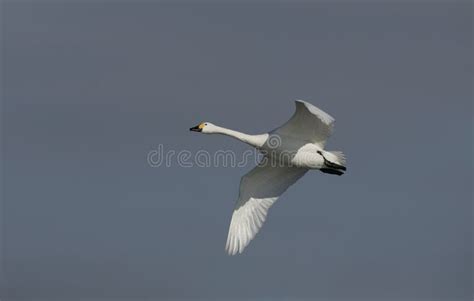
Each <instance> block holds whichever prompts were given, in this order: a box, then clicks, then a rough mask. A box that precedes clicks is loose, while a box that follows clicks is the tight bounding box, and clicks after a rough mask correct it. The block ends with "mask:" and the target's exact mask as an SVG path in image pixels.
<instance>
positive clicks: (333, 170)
mask: <svg viewBox="0 0 474 301" xmlns="http://www.w3.org/2000/svg"><path fill="white" fill-rule="evenodd" d="M320 171H321V172H324V173H328V174H331V175H338V176H340V175H343V174H344V173H343V172H342V171H340V170H338V169H331V168H321V169H320Z"/></svg>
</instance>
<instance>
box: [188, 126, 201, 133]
mask: <svg viewBox="0 0 474 301" xmlns="http://www.w3.org/2000/svg"><path fill="white" fill-rule="evenodd" d="M189 130H190V131H193V132H200V131H202V129H200V128H199V125H196V126H195V127H192V128H190V129H189Z"/></svg>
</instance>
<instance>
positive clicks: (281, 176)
mask: <svg viewBox="0 0 474 301" xmlns="http://www.w3.org/2000/svg"><path fill="white" fill-rule="evenodd" d="M306 171H307V169H304V168H297V167H272V166H270V164H262V165H257V166H256V167H255V168H254V169H252V170H251V171H250V172H248V173H247V174H246V175H244V176H243V177H242V179H241V180H240V191H239V199H238V200H237V203H236V205H235V208H234V212H233V214H232V219H231V221H230V226H229V234H228V236H227V243H226V250H227V252H228V253H229V254H230V255H234V254H236V253H237V252H239V253H242V251H243V250H244V248H245V247H246V246H247V245H248V244H249V243H250V241H251V240H252V239H253V238H254V237H255V235H256V234H257V232H258V231H259V230H260V228H261V227H262V225H263V223H264V222H265V218H266V216H267V212H268V209H269V208H270V206H271V205H273V203H274V202H275V201H276V200H277V199H278V197H279V196H280V195H282V194H283V193H284V192H285V191H286V190H287V189H288V187H290V186H291V185H292V184H293V183H295V182H296V181H297V180H298V179H299V178H301V177H302V176H303V175H304V174H305V173H306Z"/></svg>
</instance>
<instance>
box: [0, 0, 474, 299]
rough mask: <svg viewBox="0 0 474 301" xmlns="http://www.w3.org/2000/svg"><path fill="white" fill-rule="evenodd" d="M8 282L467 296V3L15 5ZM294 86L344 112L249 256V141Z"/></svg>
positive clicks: (247, 294)
mask: <svg viewBox="0 0 474 301" xmlns="http://www.w3.org/2000/svg"><path fill="white" fill-rule="evenodd" d="M1 8H2V18H1V19H2V85H3V90H2V118H1V120H2V160H1V161H2V180H3V195H2V216H3V218H2V220H3V222H2V230H3V231H2V238H3V240H2V267H3V268H2V272H3V273H2V278H1V282H2V287H1V288H2V294H1V295H2V296H3V297H4V298H3V299H6V300H10V299H12V300H13V299H15V298H20V297H26V298H33V297H36V298H38V297H44V298H46V299H50V298H66V297H68V298H70V299H77V298H81V297H83V298H102V297H124V298H125V297H150V298H155V299H169V298H204V299H216V300H222V299H223V298H237V299H241V298H264V297H267V298H273V297H282V298H284V297H285V298H289V299H291V300H293V299H295V298H308V299H316V298H321V300H327V299H329V300H338V299H349V300H353V299H356V298H359V299H363V298H373V299H376V300H381V299H390V300H393V299H399V300H409V299H419V298H427V299H440V300H454V299H459V300H471V299H472V283H473V278H472V267H473V264H472V235H473V233H472V228H473V227H472V214H473V211H472V182H473V177H472V170H473V164H472V163H473V162H472V139H473V136H472V113H473V111H472V98H473V95H472V79H473V77H472V75H473V73H472V67H473V65H472V63H473V60H472V53H473V49H472V48H473V47H472V36H473V32H472V4H471V2H465V3H462V2H457V3H453V4H448V3H447V2H438V3H430V2H418V1H413V2H410V1H404V2H403V3H402V2H396V1H393V2H390V3H386V4H374V3H371V2H359V3H350V2H347V3H337V4H329V3H324V2H320V3H316V2H315V3H312V4H311V3H299V4H293V5H290V4H273V5H271V4H269V3H267V4H265V3H260V4H256V3H255V4H251V3H247V4H238V3H233V4H227V5H218V4H216V3H202V4H194V5H192V4H190V3H181V4H177V5H171V4H163V3H161V4H160V3H158V2H153V1H143V2H140V3H133V2H131V1H123V2H122V3H121V4H113V3H111V2H99V1H97V2H96V1H75V2H72V3H61V1H48V2H42V3H37V4H32V2H25V1H21V2H16V3H15V2H13V1H9V2H2V4H1ZM295 99H305V100H307V101H309V102H311V103H313V104H315V105H316V106H318V107H320V108H322V109H324V110H325V111H327V112H328V113H330V114H331V115H333V116H334V117H335V118H336V132H335V135H334V136H333V137H332V138H331V140H330V142H329V143H328V146H327V147H328V149H331V150H343V151H344V152H345V153H346V154H347V157H348V172H347V174H346V175H344V176H342V177H335V176H330V175H325V174H322V173H320V172H310V173H308V174H307V175H306V176H305V177H304V178H303V179H301V180H300V181H299V182H298V183H296V184H295V185H294V186H293V187H291V188H290V189H289V190H288V191H287V193H286V194H285V195H284V196H283V197H282V198H281V199H280V200H279V201H278V202H277V203H276V205H275V206H274V207H273V208H272V209H271V210H270V214H269V219H268V220H267V222H266V224H265V225H264V227H263V229H262V231H261V232H260V233H259V235H257V238H256V239H255V240H254V241H253V242H252V243H251V244H250V246H249V247H248V248H247V249H246V251H245V253H244V254H243V255H241V256H237V257H229V256H227V255H226V253H225V252H224V244H225V239H226V235H227V230H228V223H229V220H230V215H231V212H232V208H233V205H234V201H235V199H236V197H237V192H238V184H239V180H240V177H241V175H243V174H244V173H245V172H246V171H247V170H249V169H250V168H251V166H247V167H246V168H240V169H239V168H234V169H232V168H222V167H221V168H178V167H176V166H174V167H173V168H151V167H149V166H148V165H147V162H146V155H147V153H148V152H149V151H150V150H152V149H154V148H156V147H157V145H158V144H163V145H164V146H165V148H169V149H177V150H181V149H189V150H191V151H196V150H198V149H207V150H209V151H215V150H218V149H221V148H224V149H235V150H236V151H238V152H239V153H241V152H243V151H244V150H246V149H248V148H247V146H245V145H243V144H240V143H238V142H237V141H234V140H231V139H229V138H227V137H220V136H205V135H196V134H194V133H190V132H189V131H188V128H189V127H190V126H193V125H195V124H197V123H198V122H199V121H203V120H206V121H211V122H213V123H216V124H219V125H222V126H226V127H229V128H234V129H237V130H241V131H244V132H249V133H258V132H265V131H268V130H271V129H273V128H275V127H276V126H278V125H280V124H282V123H283V122H285V121H286V120H287V119H288V118H289V117H290V116H291V114H292V113H293V110H294V104H293V100H295Z"/></svg>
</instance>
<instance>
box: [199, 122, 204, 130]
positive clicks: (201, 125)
mask: <svg viewBox="0 0 474 301" xmlns="http://www.w3.org/2000/svg"><path fill="white" fill-rule="evenodd" d="M198 128H199V129H200V130H202V129H203V128H204V122H202V123H200V124H199V125H198Z"/></svg>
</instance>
